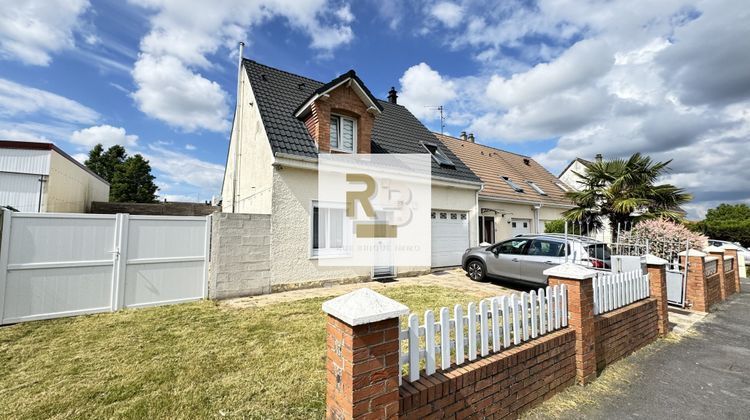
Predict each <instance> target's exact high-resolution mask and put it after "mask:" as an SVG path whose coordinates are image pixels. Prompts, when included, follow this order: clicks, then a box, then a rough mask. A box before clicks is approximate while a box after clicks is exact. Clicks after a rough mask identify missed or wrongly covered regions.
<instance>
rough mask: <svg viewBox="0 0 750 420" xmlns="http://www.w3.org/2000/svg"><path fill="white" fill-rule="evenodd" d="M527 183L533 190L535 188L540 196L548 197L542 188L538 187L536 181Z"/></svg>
mask: <svg viewBox="0 0 750 420" xmlns="http://www.w3.org/2000/svg"><path fill="white" fill-rule="evenodd" d="M526 183H527V184H529V186H530V187H531V188H533V189H534V191H536V192H537V193H539V195H547V193H546V192H544V190H543V189H542V187H540V186H539V185H536V182H534V181H526Z"/></svg>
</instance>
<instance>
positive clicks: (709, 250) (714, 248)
mask: <svg viewBox="0 0 750 420" xmlns="http://www.w3.org/2000/svg"><path fill="white" fill-rule="evenodd" d="M704 251H705V252H707V253H709V254H713V253H719V252H721V253H723V252H724V251H725V249H724V248H719V247H718V246H713V245H711V246H707V247H706V248H705V249H704Z"/></svg>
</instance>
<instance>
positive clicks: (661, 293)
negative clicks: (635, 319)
mask: <svg viewBox="0 0 750 420" xmlns="http://www.w3.org/2000/svg"><path fill="white" fill-rule="evenodd" d="M667 264H669V262H668V261H667V260H665V259H662V258H659V257H657V256H655V255H651V254H648V255H646V267H647V269H648V284H649V291H650V294H651V297H652V298H654V299H656V314H657V316H658V323H659V335H660V336H662V337H664V336H665V335H667V334H669V313H668V312H667Z"/></svg>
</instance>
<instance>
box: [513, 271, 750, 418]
mask: <svg viewBox="0 0 750 420" xmlns="http://www.w3.org/2000/svg"><path fill="white" fill-rule="evenodd" d="M742 283H743V284H742V289H743V292H742V293H741V294H739V295H735V296H734V297H732V298H730V299H729V300H728V301H726V302H724V303H722V304H720V305H717V307H716V311H715V312H713V313H711V314H709V315H707V316H706V317H705V318H703V320H702V321H699V322H697V323H696V324H695V325H693V327H692V328H691V329H690V330H688V331H687V333H685V334H684V335H682V336H676V335H674V334H673V335H671V336H670V337H668V338H667V339H664V340H660V341H658V342H657V343H655V344H653V345H651V346H648V347H646V348H645V349H642V350H640V351H638V352H637V353H635V354H634V355H632V356H631V357H628V358H626V359H624V360H622V361H620V362H618V363H616V364H614V365H612V366H610V367H608V368H607V369H606V370H605V371H604V372H603V373H602V375H601V376H600V377H599V378H598V379H597V381H595V382H594V383H593V384H591V385H589V386H586V387H578V386H574V387H571V388H569V389H568V390H566V391H564V392H563V393H561V394H558V395H557V396H555V397H554V398H552V399H551V400H549V401H547V402H546V403H544V404H543V405H541V406H539V407H537V408H536V409H534V410H532V412H530V413H528V414H527V415H526V416H525V417H527V418H550V417H552V418H555V417H556V418H588V419H629V418H632V419H636V418H637V419H667V418H681V419H707V418H708V419H748V418H750V281H747V280H746V279H743V282H742ZM670 315H671V314H670ZM671 319H672V317H671V316H670V320H671Z"/></svg>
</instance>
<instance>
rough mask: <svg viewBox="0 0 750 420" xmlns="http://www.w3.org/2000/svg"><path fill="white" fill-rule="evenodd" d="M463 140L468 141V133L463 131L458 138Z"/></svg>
mask: <svg viewBox="0 0 750 420" xmlns="http://www.w3.org/2000/svg"><path fill="white" fill-rule="evenodd" d="M458 137H459V138H460V139H461V140H463V141H466V131H462V132H461V135H460V136H458Z"/></svg>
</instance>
